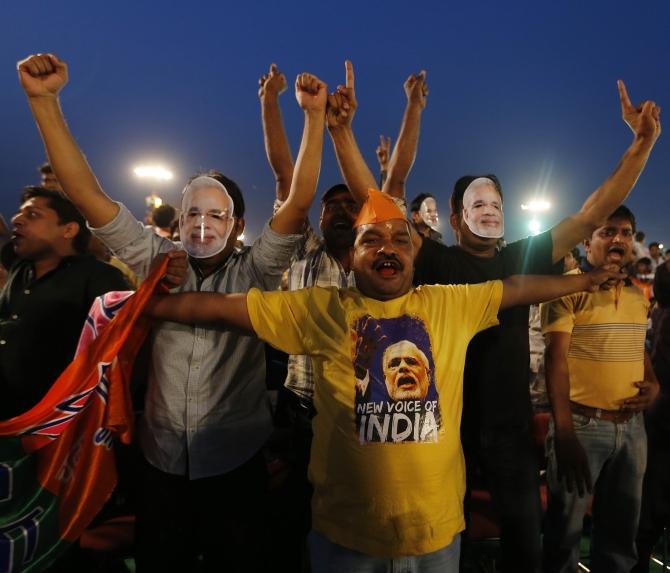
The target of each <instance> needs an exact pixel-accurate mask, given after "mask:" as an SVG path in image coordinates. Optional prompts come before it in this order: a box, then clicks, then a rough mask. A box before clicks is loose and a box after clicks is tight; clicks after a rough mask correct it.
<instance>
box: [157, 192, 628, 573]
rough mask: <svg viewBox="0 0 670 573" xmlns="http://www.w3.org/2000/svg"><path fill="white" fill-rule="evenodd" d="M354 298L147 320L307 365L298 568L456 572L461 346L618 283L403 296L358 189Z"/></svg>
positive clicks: (243, 299) (536, 280) (400, 221)
mask: <svg viewBox="0 0 670 573" xmlns="http://www.w3.org/2000/svg"><path fill="white" fill-rule="evenodd" d="M355 227H356V238H355V243H354V247H353V259H352V261H353V262H352V268H353V271H354V273H355V279H356V285H357V287H356V288H336V287H331V288H319V287H315V288H310V289H303V290H298V291H291V292H282V291H275V292H261V291H259V290H256V289H252V290H250V291H249V293H247V294H228V295H220V294H208V293H188V294H178V295H168V296H164V297H155V298H154V300H153V301H152V303H151V304H150V308H149V310H148V312H147V314H149V315H150V316H153V317H155V318H160V319H164V320H176V321H179V322H190V323H193V322H205V321H207V322H211V321H225V322H227V323H228V324H230V325H232V326H233V327H236V328H240V329H244V330H247V331H252V332H255V333H256V334H257V335H258V336H259V337H260V338H261V339H263V340H266V341H267V342H269V343H270V344H272V345H274V346H276V347H277V348H279V349H281V350H282V351H284V352H287V353H289V354H306V355H309V356H310V357H311V358H312V361H313V367H314V379H315V395H314V405H315V408H316V411H317V415H316V416H315V418H314V420H313V429H314V441H313V445H312V457H311V462H310V469H309V475H310V479H311V481H312V483H313V485H314V496H313V499H312V507H313V529H314V530H313V532H312V534H311V538H310V545H311V556H312V571H314V572H318V571H326V570H327V571H330V572H333V571H335V572H342V573H344V572H347V573H348V572H350V571H352V570H363V568H365V569H364V570H366V571H367V570H370V571H372V570H377V568H379V567H386V566H388V565H389V561H393V562H399V561H402V562H403V563H406V562H411V563H412V564H413V565H412V566H413V567H415V569H414V570H416V571H420V572H426V573H430V572H434V571H435V572H436V571H440V572H445V571H446V572H454V573H455V572H456V571H458V558H459V550H460V545H459V532H460V531H461V530H462V529H463V527H464V521H463V494H464V489H465V475H464V464H463V455H462V451H461V444H460V440H459V425H460V416H461V404H462V378H463V367H464V363H465V353H466V349H467V345H468V342H469V341H470V339H471V338H472V337H473V336H474V335H475V334H476V333H477V332H479V331H481V330H483V329H486V328H489V327H490V326H492V325H494V324H496V323H497V314H498V310H499V309H502V308H506V307H509V306H513V305H517V304H529V303H534V302H538V301H540V300H548V299H552V298H556V297H557V296H562V295H563V294H566V293H569V292H575V291H579V290H583V289H586V288H593V287H594V286H595V285H596V284H600V283H602V282H604V281H605V280H607V278H610V277H612V276H616V277H620V276H622V275H620V274H618V273H612V272H611V271H608V270H604V269H599V270H595V271H593V272H591V273H588V274H585V275H579V276H572V277H528V276H525V277H509V278H507V279H505V280H504V281H491V282H488V283H482V284H477V285H458V286H455V285H448V286H438V285H435V286H423V287H420V288H416V289H413V288H412V273H413V257H414V248H413V245H412V240H411V236H410V231H409V226H408V223H407V221H406V220H405V219H404V215H403V213H402V211H400V209H398V207H397V206H396V205H395V203H393V201H392V200H391V199H390V198H389V197H388V196H387V195H384V194H381V193H379V192H378V191H375V190H370V197H369V198H368V201H367V202H366V203H365V204H364V205H363V207H362V209H361V212H360V214H359V217H358V219H357V221H356V225H355Z"/></svg>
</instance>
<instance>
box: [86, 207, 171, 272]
mask: <svg viewBox="0 0 670 573" xmlns="http://www.w3.org/2000/svg"><path fill="white" fill-rule="evenodd" d="M117 204H118V205H119V212H118V213H117V215H116V217H114V219H112V220H111V221H110V222H109V223H107V224H106V225H103V226H102V227H99V228H93V227H91V231H92V232H93V233H94V234H95V235H96V237H98V238H99V239H100V240H101V241H102V242H103V243H105V245H107V247H108V248H109V249H110V250H111V251H112V253H113V254H114V255H115V256H116V257H118V258H119V259H121V260H122V261H123V262H124V263H126V265H128V266H129V267H130V269H131V270H132V271H133V272H134V273H135V274H136V275H137V276H138V278H139V279H140V280H143V279H145V278H146V276H147V275H148V274H149V271H150V269H151V262H152V261H153V260H154V258H155V257H156V255H159V254H160V253H165V252H167V251H171V250H173V249H175V248H177V247H176V245H175V243H173V242H172V241H170V240H168V239H165V238H164V237H159V236H158V235H157V234H156V233H155V232H154V230H153V229H152V228H151V227H145V226H144V225H143V224H142V223H140V222H139V221H138V220H137V219H135V217H134V216H133V215H132V213H131V212H130V211H129V210H128V208H127V207H126V206H125V205H123V204H122V203H117Z"/></svg>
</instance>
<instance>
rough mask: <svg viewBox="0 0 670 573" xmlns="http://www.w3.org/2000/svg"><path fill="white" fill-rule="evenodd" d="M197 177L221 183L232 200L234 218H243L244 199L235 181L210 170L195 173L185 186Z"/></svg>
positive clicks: (219, 172)
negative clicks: (208, 178) (209, 178)
mask: <svg viewBox="0 0 670 573" xmlns="http://www.w3.org/2000/svg"><path fill="white" fill-rule="evenodd" d="M198 177H211V178H212V179H216V181H218V182H219V183H221V185H223V186H224V187H225V188H226V191H228V195H230V198H231V199H232V200H233V215H235V217H237V218H238V219H241V218H242V217H244V197H242V191H241V190H240V187H239V185H238V184H237V183H235V181H233V180H232V179H230V178H229V177H226V176H225V175H224V174H223V173H221V171H217V170H216V169H210V170H209V171H204V172H203V173H196V174H195V175H193V177H191V178H190V179H189V180H188V181H187V183H186V184H187V185H190V184H191V181H193V180H194V179H197V178H198Z"/></svg>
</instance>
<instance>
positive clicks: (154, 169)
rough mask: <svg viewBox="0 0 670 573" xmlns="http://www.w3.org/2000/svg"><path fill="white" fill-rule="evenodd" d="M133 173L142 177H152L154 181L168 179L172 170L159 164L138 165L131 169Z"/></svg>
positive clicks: (171, 175) (170, 177)
mask: <svg viewBox="0 0 670 573" xmlns="http://www.w3.org/2000/svg"><path fill="white" fill-rule="evenodd" d="M133 173H135V175H136V176H137V177H140V178H142V179H154V180H156V181H170V179H172V177H173V174H172V171H170V170H169V169H166V168H165V167H163V166H161V165H138V166H137V167H135V169H133Z"/></svg>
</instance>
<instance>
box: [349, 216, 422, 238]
mask: <svg viewBox="0 0 670 573" xmlns="http://www.w3.org/2000/svg"><path fill="white" fill-rule="evenodd" d="M399 232H404V233H407V234H409V227H408V226H407V221H405V220H404V219H391V220H390V221H384V222H382V223H368V224H366V225H359V226H358V227H356V236H357V237H361V236H363V235H366V234H387V233H389V234H395V233H399Z"/></svg>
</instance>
